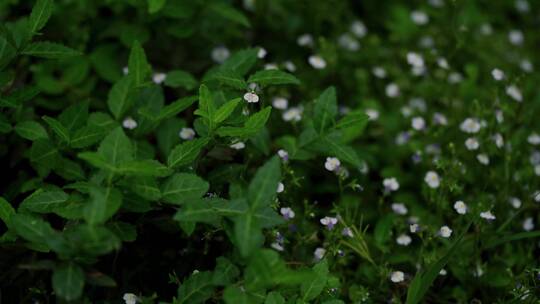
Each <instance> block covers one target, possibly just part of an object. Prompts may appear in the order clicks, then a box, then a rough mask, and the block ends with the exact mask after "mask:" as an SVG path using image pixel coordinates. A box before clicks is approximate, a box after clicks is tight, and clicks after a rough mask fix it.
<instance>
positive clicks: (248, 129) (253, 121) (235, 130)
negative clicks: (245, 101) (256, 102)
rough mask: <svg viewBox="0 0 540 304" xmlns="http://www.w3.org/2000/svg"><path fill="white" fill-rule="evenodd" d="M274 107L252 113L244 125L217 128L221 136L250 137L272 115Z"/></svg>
mask: <svg viewBox="0 0 540 304" xmlns="http://www.w3.org/2000/svg"><path fill="white" fill-rule="evenodd" d="M271 111H272V107H266V108H264V109H263V110H261V111H259V112H257V113H255V114H253V115H251V116H250V117H249V118H248V119H247V121H246V122H245V124H244V127H229V126H226V127H221V128H219V129H217V134H218V135H219V136H231V137H241V138H249V137H251V136H253V135H255V134H257V133H258V132H259V131H260V130H261V129H262V127H264V125H265V124H266V121H267V120H268V118H269V117H270V113H271Z"/></svg>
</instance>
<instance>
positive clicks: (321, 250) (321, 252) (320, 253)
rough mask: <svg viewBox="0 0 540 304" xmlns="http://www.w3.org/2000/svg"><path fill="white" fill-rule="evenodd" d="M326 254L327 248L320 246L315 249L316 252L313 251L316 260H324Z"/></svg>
mask: <svg viewBox="0 0 540 304" xmlns="http://www.w3.org/2000/svg"><path fill="white" fill-rule="evenodd" d="M325 254H326V249H324V248H321V247H318V248H317V249H315V252H313V256H314V257H315V260H316V261H320V260H322V258H324V255H325Z"/></svg>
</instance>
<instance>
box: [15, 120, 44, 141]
mask: <svg viewBox="0 0 540 304" xmlns="http://www.w3.org/2000/svg"><path fill="white" fill-rule="evenodd" d="M15 132H16V133H17V134H19V136H21V137H22V138H25V139H28V140H36V139H40V138H43V139H45V138H48V137H49V136H48V135H47V131H46V130H45V128H43V126H41V125H40V124H39V123H38V122H35V121H23V122H19V123H18V124H17V125H15Z"/></svg>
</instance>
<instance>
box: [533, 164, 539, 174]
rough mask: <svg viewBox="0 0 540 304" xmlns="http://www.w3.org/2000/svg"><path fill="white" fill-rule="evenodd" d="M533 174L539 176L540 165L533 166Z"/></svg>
mask: <svg viewBox="0 0 540 304" xmlns="http://www.w3.org/2000/svg"><path fill="white" fill-rule="evenodd" d="M534 174H536V176H540V165H536V166H534Z"/></svg>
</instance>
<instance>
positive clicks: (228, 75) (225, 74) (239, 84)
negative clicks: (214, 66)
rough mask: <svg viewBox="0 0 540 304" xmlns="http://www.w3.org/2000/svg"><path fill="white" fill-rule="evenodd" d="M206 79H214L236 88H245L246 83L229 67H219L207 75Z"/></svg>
mask: <svg viewBox="0 0 540 304" xmlns="http://www.w3.org/2000/svg"><path fill="white" fill-rule="evenodd" d="M205 80H207V81H211V80H216V81H217V82H219V83H220V84H221V85H225V86H228V87H231V88H234V89H238V90H245V89H246V88H247V83H246V81H245V80H244V78H243V77H242V76H240V74H238V73H237V72H235V71H233V70H229V69H219V70H217V71H215V72H213V73H212V74H210V75H209V76H208V78H207V79H205Z"/></svg>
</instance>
